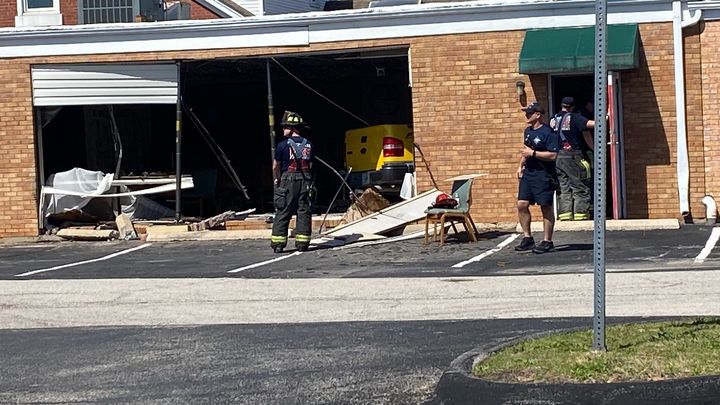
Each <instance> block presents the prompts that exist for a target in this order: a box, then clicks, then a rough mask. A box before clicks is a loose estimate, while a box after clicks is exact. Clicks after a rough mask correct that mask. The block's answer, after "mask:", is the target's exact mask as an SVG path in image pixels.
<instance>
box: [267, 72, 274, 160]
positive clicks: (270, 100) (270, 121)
mask: <svg viewBox="0 0 720 405" xmlns="http://www.w3.org/2000/svg"><path fill="white" fill-rule="evenodd" d="M265 71H266V73H267V98H268V125H269V126H270V162H272V161H273V160H275V113H274V112H273V96H272V80H271V77H270V59H265Z"/></svg>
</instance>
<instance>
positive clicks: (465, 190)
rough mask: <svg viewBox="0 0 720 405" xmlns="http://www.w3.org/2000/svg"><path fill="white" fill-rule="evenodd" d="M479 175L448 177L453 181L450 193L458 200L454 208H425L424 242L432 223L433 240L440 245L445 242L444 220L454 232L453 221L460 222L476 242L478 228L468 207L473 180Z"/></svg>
mask: <svg viewBox="0 0 720 405" xmlns="http://www.w3.org/2000/svg"><path fill="white" fill-rule="evenodd" d="M479 176H483V174H472V175H464V176H457V177H453V178H451V179H448V180H449V181H452V182H453V184H452V191H451V192H450V195H452V197H453V198H454V199H456V200H457V201H458V205H457V207H455V208H428V209H427V210H425V243H428V240H429V236H430V235H429V233H428V230H429V228H430V224H432V225H433V240H434V241H435V240H437V241H438V242H439V243H440V245H442V244H443V243H444V242H445V228H446V225H445V223H446V222H450V226H451V227H452V229H453V230H454V231H455V233H458V230H457V228H456V227H455V222H462V224H463V227H465V232H467V234H468V237H469V238H470V240H472V241H473V242H477V234H478V230H477V227H476V226H475V223H474V222H473V220H472V217H470V207H471V206H472V184H473V180H474V179H475V178H476V177H479ZM438 225H440V233H439V234H438V231H437V227H438ZM471 229H472V231H471Z"/></svg>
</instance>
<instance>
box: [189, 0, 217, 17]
mask: <svg viewBox="0 0 720 405" xmlns="http://www.w3.org/2000/svg"><path fill="white" fill-rule="evenodd" d="M190 3H191V6H190V19H192V20H208V19H212V18H220V17H218V16H217V15H216V14H215V13H213V12H212V11H210V10H208V9H206V8H205V7H203V6H201V5H200V4H198V3H196V2H194V1H190Z"/></svg>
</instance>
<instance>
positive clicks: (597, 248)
mask: <svg viewBox="0 0 720 405" xmlns="http://www.w3.org/2000/svg"><path fill="white" fill-rule="evenodd" d="M606 55H607V0H596V1H595V162H594V163H595V173H594V174H595V184H594V186H595V193H594V194H595V230H594V232H593V240H594V243H593V265H594V268H595V277H594V279H595V294H594V298H595V308H594V311H593V313H594V316H593V350H598V351H605V350H607V347H606V345H605V187H606V185H605V164H606V163H605V155H606V148H607V142H606V140H607V122H606V120H605V117H606V115H607V59H606Z"/></svg>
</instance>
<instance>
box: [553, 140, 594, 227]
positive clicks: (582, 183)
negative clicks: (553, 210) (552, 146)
mask: <svg viewBox="0 0 720 405" xmlns="http://www.w3.org/2000/svg"><path fill="white" fill-rule="evenodd" d="M555 166H556V168H557V173H558V180H559V181H560V196H559V197H558V219H559V220H561V221H570V220H576V221H577V220H585V219H590V208H591V207H592V200H591V194H590V187H589V184H591V183H592V181H591V180H590V179H591V175H592V171H591V170H590V167H589V163H588V161H587V160H586V159H585V157H584V156H583V154H582V152H580V151H560V152H559V153H558V157H557V160H556V161H555Z"/></svg>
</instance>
